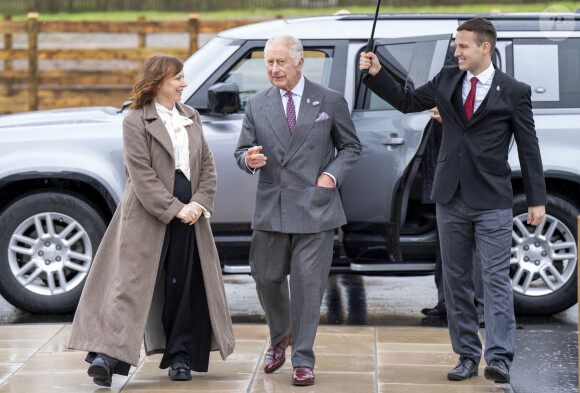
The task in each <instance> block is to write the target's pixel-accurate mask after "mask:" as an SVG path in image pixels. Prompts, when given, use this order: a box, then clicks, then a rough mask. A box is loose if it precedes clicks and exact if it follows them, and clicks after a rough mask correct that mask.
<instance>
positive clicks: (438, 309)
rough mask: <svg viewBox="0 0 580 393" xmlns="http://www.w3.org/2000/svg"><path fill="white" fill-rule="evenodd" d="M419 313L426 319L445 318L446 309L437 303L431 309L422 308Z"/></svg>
mask: <svg viewBox="0 0 580 393" xmlns="http://www.w3.org/2000/svg"><path fill="white" fill-rule="evenodd" d="M421 313H422V314H423V315H425V316H426V317H427V318H447V307H445V305H444V304H442V303H437V305H436V306H435V307H433V308H424V309H422V310H421Z"/></svg>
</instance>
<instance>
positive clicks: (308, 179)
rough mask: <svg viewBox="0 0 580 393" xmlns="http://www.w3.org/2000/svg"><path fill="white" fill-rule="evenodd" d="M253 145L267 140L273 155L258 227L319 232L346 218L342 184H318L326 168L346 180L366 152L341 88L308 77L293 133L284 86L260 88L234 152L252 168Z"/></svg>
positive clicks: (260, 197) (265, 170) (259, 201)
mask: <svg viewBox="0 0 580 393" xmlns="http://www.w3.org/2000/svg"><path fill="white" fill-rule="evenodd" d="M325 114H326V116H325ZM325 117H328V118H327V119H325V120H321V119H323V118H325ZM317 120H318V121H317ZM252 146H262V147H263V150H262V153H263V154H264V155H265V156H266V157H268V161H267V164H266V165H265V166H264V167H262V168H260V169H259V170H258V174H259V176H260V178H259V182H258V190H257V193H256V202H255V205H254V217H253V220H252V229H257V230H262V231H273V232H283V233H316V232H321V231H326V230H329V229H333V228H337V227H339V226H341V225H344V224H346V217H345V215H344V210H343V208H342V203H341V200H340V195H339V193H338V188H322V187H317V186H316V179H317V178H318V176H320V175H321V174H322V173H323V172H328V173H330V174H332V175H333V176H334V177H335V178H336V180H337V186H340V184H341V183H342V181H343V180H344V178H345V177H346V175H347V174H348V172H349V171H350V170H351V168H352V167H353V165H354V164H355V162H356V161H357V160H358V158H359V156H360V151H361V144H360V142H359V139H358V137H357V135H356V131H355V129H354V124H353V123H352V119H351V117H350V112H349V110H348V107H347V104H346V100H345V99H344V97H343V96H342V95H341V94H339V93H337V92H336V91H333V90H330V89H327V88H325V87H323V86H320V85H318V84H316V83H313V82H310V81H309V80H308V79H306V80H305V85H304V94H303V96H302V100H301V102H300V110H299V112H298V119H297V123H296V127H295V129H294V134H293V135H290V129H289V127H288V122H287V121H286V115H285V112H284V107H283V104H282V98H281V96H280V91H279V89H278V88H276V87H271V88H270V89H268V90H266V91H263V92H261V93H259V94H256V95H255V96H253V97H251V98H250V99H249V100H248V102H247V104H246V115H245V117H244V122H243V125H242V131H241V133H240V138H239V141H238V146H237V148H236V151H235V153H234V155H235V157H236V160H237V162H238V165H239V167H240V168H241V169H242V170H244V171H246V172H248V173H251V172H250V171H249V170H248V169H247V167H246V161H245V157H246V152H247V150H248V149H249V148H250V147H252Z"/></svg>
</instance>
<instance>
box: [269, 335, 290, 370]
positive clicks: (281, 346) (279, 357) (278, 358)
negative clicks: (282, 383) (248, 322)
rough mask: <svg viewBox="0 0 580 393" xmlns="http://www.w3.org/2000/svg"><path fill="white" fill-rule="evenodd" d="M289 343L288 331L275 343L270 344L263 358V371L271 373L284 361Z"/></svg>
mask: <svg viewBox="0 0 580 393" xmlns="http://www.w3.org/2000/svg"><path fill="white" fill-rule="evenodd" d="M289 344H290V332H288V334H287V335H286V336H285V337H284V338H283V339H282V341H280V342H279V343H278V344H276V345H270V348H268V351H267V352H266V358H265V359H264V372H265V373H266V374H271V373H273V372H274V371H276V370H278V369H279V368H280V367H282V365H283V364H284V362H285V361H286V348H287V347H288V345H289Z"/></svg>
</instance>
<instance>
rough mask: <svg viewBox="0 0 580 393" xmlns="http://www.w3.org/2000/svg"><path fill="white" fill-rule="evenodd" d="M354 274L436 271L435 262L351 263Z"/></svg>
mask: <svg viewBox="0 0 580 393" xmlns="http://www.w3.org/2000/svg"><path fill="white" fill-rule="evenodd" d="M350 269H351V270H352V271H353V272H414V271H425V272H432V271H433V270H435V263H433V262H409V263H351V264H350Z"/></svg>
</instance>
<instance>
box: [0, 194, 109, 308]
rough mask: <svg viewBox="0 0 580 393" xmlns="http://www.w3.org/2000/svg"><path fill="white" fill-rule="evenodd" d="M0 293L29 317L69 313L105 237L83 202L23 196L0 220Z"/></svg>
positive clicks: (59, 196)
mask: <svg viewBox="0 0 580 393" xmlns="http://www.w3.org/2000/svg"><path fill="white" fill-rule="evenodd" d="M0 228H2V233H1V234H0V250H1V251H0V294H2V296H4V298H5V299H6V300H7V301H8V302H10V303H11V304H12V305H14V306H16V307H18V308H20V309H22V310H24V311H28V312H32V313H67V312H71V311H74V310H75V308H76V306H77V304H78V301H79V298H80V295H81V292H82V289H83V286H84V283H85V279H86V277H87V274H88V272H89V268H90V267H91V263H92V261H93V256H94V254H95V252H96V250H97V247H98V245H99V243H100V241H101V239H102V237H103V235H104V233H105V229H106V226H105V222H104V220H103V218H102V217H101V216H100V215H99V213H98V212H97V211H96V210H95V209H94V208H93V207H91V206H90V205H89V204H88V203H86V202H84V201H82V200H81V199H79V198H76V197H74V196H71V195H67V194H62V193H57V192H43V193H38V194H32V195H28V196H25V197H23V198H21V199H20V200H18V201H17V202H15V203H13V204H12V205H10V206H9V207H8V208H7V209H6V210H5V211H4V212H3V213H2V215H0Z"/></svg>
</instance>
